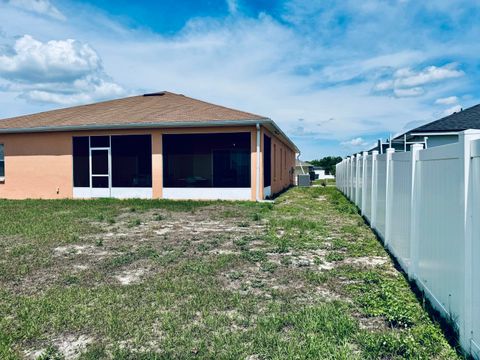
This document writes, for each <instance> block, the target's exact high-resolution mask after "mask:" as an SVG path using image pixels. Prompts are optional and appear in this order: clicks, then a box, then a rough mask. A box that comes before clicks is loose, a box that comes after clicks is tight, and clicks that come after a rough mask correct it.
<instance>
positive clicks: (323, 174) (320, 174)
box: [313, 166, 335, 180]
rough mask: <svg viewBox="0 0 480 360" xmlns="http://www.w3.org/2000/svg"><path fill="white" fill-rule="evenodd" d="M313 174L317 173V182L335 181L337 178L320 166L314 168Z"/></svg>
mask: <svg viewBox="0 0 480 360" xmlns="http://www.w3.org/2000/svg"><path fill="white" fill-rule="evenodd" d="M313 172H314V173H315V180H325V179H335V176H333V175H331V174H330V172H329V171H328V170H325V169H324V168H322V167H320V166H314V167H313Z"/></svg>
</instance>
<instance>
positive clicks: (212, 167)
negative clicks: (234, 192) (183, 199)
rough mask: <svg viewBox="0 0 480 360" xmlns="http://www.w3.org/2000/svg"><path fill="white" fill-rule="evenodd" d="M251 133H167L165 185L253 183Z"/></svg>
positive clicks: (164, 166)
mask: <svg viewBox="0 0 480 360" xmlns="http://www.w3.org/2000/svg"><path fill="white" fill-rule="evenodd" d="M250 137H251V136H250V133H224V134H181V135H180V134H178V135H177V134H175V135H174V134H167V135H163V183H164V186H165V187H167V188H168V187H193V188H197V187H200V188H202V187H203V188H209V187H217V188H227V187H228V188H230V187H232V188H240V187H250V182H251V179H250V170H251V169H250V162H251V159H250V152H251V149H250Z"/></svg>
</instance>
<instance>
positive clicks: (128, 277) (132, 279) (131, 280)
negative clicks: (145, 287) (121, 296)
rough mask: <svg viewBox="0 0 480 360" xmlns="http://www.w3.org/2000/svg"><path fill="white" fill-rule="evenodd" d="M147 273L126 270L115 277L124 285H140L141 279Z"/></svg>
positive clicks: (144, 270)
mask: <svg viewBox="0 0 480 360" xmlns="http://www.w3.org/2000/svg"><path fill="white" fill-rule="evenodd" d="M146 272H147V270H146V269H134V270H125V271H123V272H121V273H120V274H118V275H115V279H117V280H118V282H119V283H120V284H122V285H130V284H135V283H139V282H140V279H141V278H142V277H143V276H144V275H145V273H146Z"/></svg>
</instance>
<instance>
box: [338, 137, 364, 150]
mask: <svg viewBox="0 0 480 360" xmlns="http://www.w3.org/2000/svg"><path fill="white" fill-rule="evenodd" d="M341 144H342V145H344V146H349V147H355V148H357V147H364V146H367V145H368V141H365V140H364V139H363V138H361V137H356V138H353V139H351V140H348V141H343V142H342V143H341Z"/></svg>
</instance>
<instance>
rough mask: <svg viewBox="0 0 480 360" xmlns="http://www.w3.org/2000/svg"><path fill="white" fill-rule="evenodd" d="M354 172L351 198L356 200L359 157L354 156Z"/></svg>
mask: <svg viewBox="0 0 480 360" xmlns="http://www.w3.org/2000/svg"><path fill="white" fill-rule="evenodd" d="M351 161H352V174H351V184H352V187H351V191H350V200H352V201H353V202H355V199H356V197H357V158H356V157H355V156H354V157H352V160H351Z"/></svg>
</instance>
